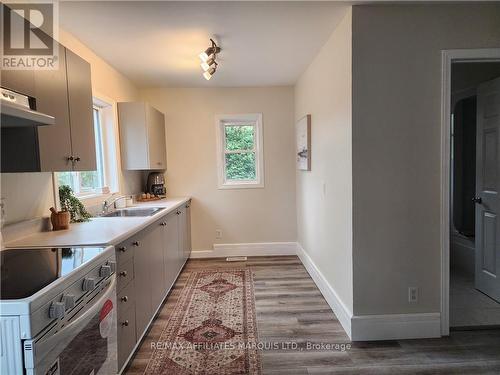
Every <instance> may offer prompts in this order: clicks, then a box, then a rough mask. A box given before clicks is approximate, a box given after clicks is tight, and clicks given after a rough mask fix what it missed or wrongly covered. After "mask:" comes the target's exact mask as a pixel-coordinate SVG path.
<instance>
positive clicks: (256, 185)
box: [218, 182, 264, 190]
mask: <svg viewBox="0 0 500 375" xmlns="http://www.w3.org/2000/svg"><path fill="white" fill-rule="evenodd" d="M218 188H219V189H220V190H231V189H263V188H264V183H257V182H253V183H226V184H219V186H218Z"/></svg>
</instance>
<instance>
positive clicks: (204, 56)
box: [198, 47, 214, 62]
mask: <svg viewBox="0 0 500 375" xmlns="http://www.w3.org/2000/svg"><path fill="white" fill-rule="evenodd" d="M213 51H214V49H213V48H212V47H209V48H207V49H206V50H205V51H204V52H202V53H200V54H199V55H198V57H199V58H200V60H201V61H204V62H206V61H207V60H208V59H209V57H210V55H211V54H212V53H213Z"/></svg>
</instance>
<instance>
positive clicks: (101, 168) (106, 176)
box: [56, 98, 117, 198]
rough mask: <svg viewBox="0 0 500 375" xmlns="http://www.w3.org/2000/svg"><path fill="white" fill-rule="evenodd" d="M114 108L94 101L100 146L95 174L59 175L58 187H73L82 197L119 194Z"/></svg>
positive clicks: (97, 147)
mask: <svg viewBox="0 0 500 375" xmlns="http://www.w3.org/2000/svg"><path fill="white" fill-rule="evenodd" d="M110 118H111V119H112V118H113V107H112V106H111V105H110V104H107V103H105V102H103V101H101V100H99V99H97V98H95V99H94V107H93V120H94V135H95V145H96V147H95V148H96V164H97V170H95V171H82V172H58V173H56V178H57V182H58V185H59V186H61V185H69V186H70V187H71V189H73V191H74V192H75V194H76V195H77V196H79V197H83V198H85V197H90V196H95V195H100V194H107V193H109V192H112V191H116V189H117V183H116V181H115V179H116V168H117V167H116V156H115V155H114V153H113V152H110V151H112V150H113V149H114V146H113V145H114V139H113V135H114V129H113V126H112V125H113V124H112V121H111V124H109V122H110V121H109V119H110Z"/></svg>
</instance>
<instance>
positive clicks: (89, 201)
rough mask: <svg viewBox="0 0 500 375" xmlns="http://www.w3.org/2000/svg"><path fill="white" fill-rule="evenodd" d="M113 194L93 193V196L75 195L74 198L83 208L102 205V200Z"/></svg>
mask: <svg viewBox="0 0 500 375" xmlns="http://www.w3.org/2000/svg"><path fill="white" fill-rule="evenodd" d="M115 193H116V192H115ZM115 193H113V192H109V193H107V194H103V193H95V194H86V195H77V196H76V197H77V198H78V199H79V200H80V201H81V202H82V203H83V205H84V206H86V207H89V206H94V205H96V204H99V203H102V202H103V201H104V200H106V199H108V198H109V197H110V196H111V195H113V194H115Z"/></svg>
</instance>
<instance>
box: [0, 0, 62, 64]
mask: <svg viewBox="0 0 500 375" xmlns="http://www.w3.org/2000/svg"><path fill="white" fill-rule="evenodd" d="M58 10H59V9H58V2H57V1H47V0H40V1H35V2H29V3H28V2H20V1H19V2H18V1H13V2H7V3H2V5H1V13H2V14H1V20H2V34H3V35H2V59H1V68H2V70H56V69H58V67H59V48H58V44H57V42H55V40H57V39H58V35H57V33H58V30H59V25H58V15H59V12H58Z"/></svg>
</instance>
